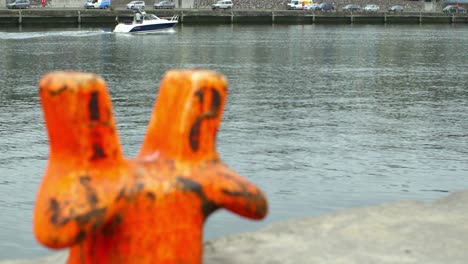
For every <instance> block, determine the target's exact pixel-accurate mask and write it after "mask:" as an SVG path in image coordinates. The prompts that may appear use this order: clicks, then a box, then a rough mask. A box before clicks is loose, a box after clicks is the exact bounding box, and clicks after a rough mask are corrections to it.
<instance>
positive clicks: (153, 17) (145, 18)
mask: <svg viewBox="0 0 468 264" xmlns="http://www.w3.org/2000/svg"><path fill="white" fill-rule="evenodd" d="M143 19H144V20H159V19H160V18H159V17H157V16H156V15H153V14H145V15H144V16H143Z"/></svg>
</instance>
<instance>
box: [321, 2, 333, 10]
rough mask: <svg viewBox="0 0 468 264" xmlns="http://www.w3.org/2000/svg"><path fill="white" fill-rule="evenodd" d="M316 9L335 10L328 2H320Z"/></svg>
mask: <svg viewBox="0 0 468 264" xmlns="http://www.w3.org/2000/svg"><path fill="white" fill-rule="evenodd" d="M317 10H319V11H331V10H335V6H334V5H332V4H330V3H321V4H320V5H319V6H318V8H317Z"/></svg>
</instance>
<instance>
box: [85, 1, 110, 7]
mask: <svg viewBox="0 0 468 264" xmlns="http://www.w3.org/2000/svg"><path fill="white" fill-rule="evenodd" d="M110 4H111V1H110V0H87V1H86V2H85V3H84V8H86V9H90V8H98V9H107V8H109V7H110Z"/></svg>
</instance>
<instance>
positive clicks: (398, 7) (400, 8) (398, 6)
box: [388, 5, 403, 12]
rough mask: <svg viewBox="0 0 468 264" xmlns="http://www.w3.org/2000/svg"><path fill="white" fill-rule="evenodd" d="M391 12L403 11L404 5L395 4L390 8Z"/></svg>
mask: <svg viewBox="0 0 468 264" xmlns="http://www.w3.org/2000/svg"><path fill="white" fill-rule="evenodd" d="M388 11H390V12H403V7H402V6H401V5H394V6H392V7H390V8H389V9H388Z"/></svg>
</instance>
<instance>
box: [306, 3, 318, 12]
mask: <svg viewBox="0 0 468 264" xmlns="http://www.w3.org/2000/svg"><path fill="white" fill-rule="evenodd" d="M318 6H319V4H308V5H305V6H304V9H305V10H309V11H315V10H318Z"/></svg>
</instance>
